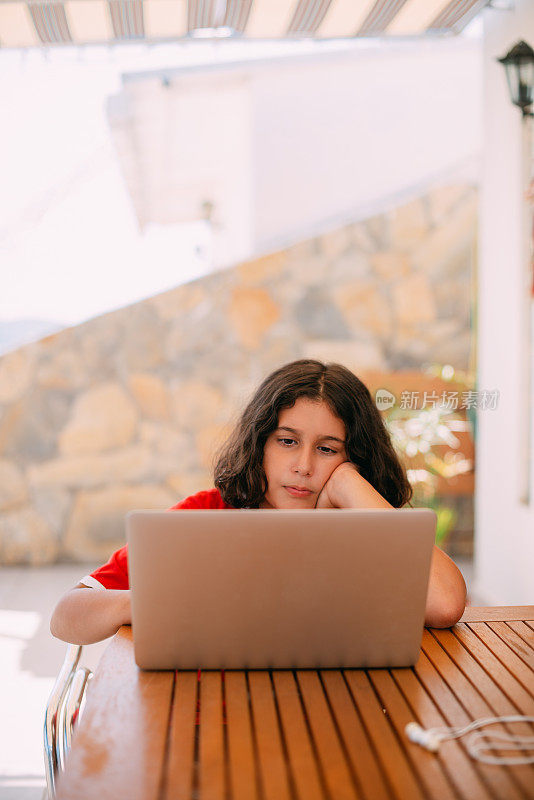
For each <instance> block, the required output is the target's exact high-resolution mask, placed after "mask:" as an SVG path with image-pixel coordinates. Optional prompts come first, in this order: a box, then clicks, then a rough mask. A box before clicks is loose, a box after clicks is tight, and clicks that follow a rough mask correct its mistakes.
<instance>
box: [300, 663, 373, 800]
mask: <svg viewBox="0 0 534 800" xmlns="http://www.w3.org/2000/svg"><path fill="white" fill-rule="evenodd" d="M297 683H298V686H299V689H300V694H301V697H302V700H303V703H304V707H305V709H306V715H307V717H308V721H309V725H310V729H311V734H312V737H313V740H314V742H315V746H316V751H317V754H318V759H319V763H320V765H321V767H322V770H323V774H324V776H325V783H326V787H327V789H328V791H329V792H330V795H331V796H332V797H335V798H336V800H345V798H346V800H354V798H356V799H358V798H360V797H361V795H360V793H359V791H358V790H357V788H356V786H355V783H354V781H353V778H352V776H351V773H350V770H349V767H348V766H347V760H346V758H345V755H344V753H343V748H342V746H341V743H340V740H339V737H338V735H337V732H336V728H335V724H334V721H333V719H332V715H331V714H330V709H329V708H328V703H327V701H326V698H325V694H324V691H323V687H322V685H321V681H320V679H319V676H318V675H317V672H315V671H314V670H298V671H297Z"/></svg>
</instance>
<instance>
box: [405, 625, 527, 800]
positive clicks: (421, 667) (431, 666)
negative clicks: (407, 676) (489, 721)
mask: <svg viewBox="0 0 534 800" xmlns="http://www.w3.org/2000/svg"><path fill="white" fill-rule="evenodd" d="M427 634H428V635H427ZM423 645H424V646H425V647H426V648H428V651H429V653H430V654H431V656H432V659H431V658H430V657H429V656H427V654H426V652H425V651H422V653H421V655H420V656H419V659H418V661H417V664H416V665H415V667H414V670H415V673H416V675H417V677H418V678H419V680H420V681H421V683H422V684H423V686H425V688H426V689H427V691H428V692H430V694H431V695H432V698H433V700H434V701H435V703H436V704H437V706H438V708H439V709H440V711H441V713H442V714H443V716H444V718H445V720H446V721H447V727H450V728H460V727H464V726H465V725H468V724H469V723H470V722H473V719H474V718H475V717H480V716H483V717H487V716H493V715H492V714H488V712H487V709H485V710H484V712H483V713H481V714H480V713H479V714H476V713H474V714H472V713H471V712H470V713H469V714H468V713H467V711H466V709H465V708H464V705H463V703H464V702H465V694H464V693H463V691H464V692H465V686H464V687H460V686H458V683H457V682H456V681H455V680H454V676H455V674H457V673H459V675H460V676H461V678H462V679H464V680H465V678H464V676H463V674H462V673H461V672H460V670H458V669H457V668H456V665H455V664H454V662H453V661H452V659H450V657H448V656H447V654H446V653H445V652H444V651H443V650H442V649H441V647H440V646H439V644H438V643H437V642H436V641H435V640H434V639H433V638H432V636H431V635H430V634H429V633H428V631H425V635H423ZM444 675H445V676H446V680H445V678H444ZM462 688H463V691H462ZM470 690H471V687H470V688H469V691H470ZM460 698H461V700H460ZM460 741H461V740H460ZM473 763H474V765H475V768H476V769H477V771H478V772H479V774H480V775H481V776H482V777H483V779H484V782H485V784H486V786H487V787H488V789H489V790H490V792H491V793H492V795H493V796H494V797H496V798H499V800H509V799H510V800H516V799H518V798H520V797H522V795H521V792H520V791H519V789H518V787H517V786H516V784H515V782H513V781H512V779H511V777H510V774H509V772H508V771H506V770H502V769H499V770H495V767H493V766H491V765H489V764H483V763H480V762H478V761H476V762H473Z"/></svg>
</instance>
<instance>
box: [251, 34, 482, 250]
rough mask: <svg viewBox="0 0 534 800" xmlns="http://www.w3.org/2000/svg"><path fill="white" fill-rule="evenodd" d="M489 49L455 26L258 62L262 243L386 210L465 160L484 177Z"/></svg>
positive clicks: (255, 94) (268, 245) (257, 235)
mask: <svg viewBox="0 0 534 800" xmlns="http://www.w3.org/2000/svg"><path fill="white" fill-rule="evenodd" d="M481 55H482V50H481V45H480V42H479V41H478V40H476V39H461V38H454V39H448V40H435V41H432V42H418V43H416V44H414V43H412V42H402V43H396V44H387V43H381V44H380V47H377V46H376V45H375V46H374V47H369V48H360V49H355V50H354V51H352V52H349V53H340V54H336V53H333V54H327V55H323V56H321V58H318V59H315V60H311V61H305V62H302V63H299V62H298V61H297V60H294V61H293V62H292V63H281V64H276V63H273V64H272V65H271V66H270V67H269V69H268V70H262V71H260V70H255V71H254V75H253V81H252V102H253V131H254V133H253V135H254V159H253V163H254V170H255V174H254V181H253V185H254V195H255V213H254V220H255V230H254V235H253V240H254V247H255V252H257V253H261V252H264V251H268V250H272V249H275V248H276V247H277V246H279V245H280V246H284V245H285V244H288V243H291V242H292V241H298V240H299V239H301V238H303V237H305V236H308V235H310V233H312V232H313V231H315V230H317V228H319V229H320V228H321V227H322V226H324V225H325V223H327V224H330V225H332V227H333V226H334V225H335V223H336V220H339V221H340V222H342V221H344V220H349V219H351V218H354V217H355V216H357V217H363V216H365V215H366V214H369V213H370V214H373V213H380V212H381V211H383V210H384V203H387V202H388V201H389V202H397V201H400V200H401V198H403V197H404V196H405V195H406V193H410V192H413V193H414V194H421V192H422V191H424V187H426V186H427V185H428V184H429V183H430V182H431V181H432V180H433V179H435V178H439V177H442V176H445V175H446V176H447V177H449V179H451V178H452V179H454V176H453V175H452V173H453V172H454V171H455V170H456V169H457V168H458V166H459V165H464V166H465V164H466V162H468V163H469V164H470V165H471V167H473V165H474V171H475V177H477V176H476V170H477V168H478V161H477V159H478V156H479V153H480V141H481V102H480V100H481V88H482V83H481V81H482V59H481Z"/></svg>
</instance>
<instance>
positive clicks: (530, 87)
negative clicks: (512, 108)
mask: <svg viewBox="0 0 534 800" xmlns="http://www.w3.org/2000/svg"><path fill="white" fill-rule="evenodd" d="M497 61H500V62H501V64H504V67H505V69H506V79H507V81H508V88H509V89H510V96H511V98H512V103H513V104H514V105H516V106H519V108H520V109H521V111H522V112H523V116H524V117H534V114H533V113H532V111H530V106H531V105H532V103H533V100H534V98H533V94H534V50H533V49H532V47H530V45H528V44H527V43H526V42H518V43H517V44H516V45H514V46H513V47H512V49H511V50H510V52H509V53H507V54H506V55H505V56H504V57H503V58H498V59H497Z"/></svg>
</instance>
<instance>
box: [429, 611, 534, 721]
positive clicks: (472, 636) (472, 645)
mask: <svg viewBox="0 0 534 800" xmlns="http://www.w3.org/2000/svg"><path fill="white" fill-rule="evenodd" d="M449 637H456V639H457V640H458V641H459V642H460V643H461V645H462V647H463V648H464V649H465V650H467V651H468V652H469V653H470V655H471V656H472V657H473V658H474V659H475V660H476V661H477V662H478V664H480V666H481V668H482V669H483V672H484V673H485V674H486V675H487V676H488V677H489V678H490V680H491V681H493V682H494V683H495V684H496V685H498V686H500V687H501V688H502V690H503V692H504V693H505V694H506V695H507V696H508V697H509V698H510V700H511V701H512V703H513V704H514V705H515V707H516V709H517V711H515V710H512V706H511V705H510V711H508V712H506V713H509V714H513V713H516V714H517V713H519V714H529V715H530V714H534V697H533V696H532V694H531V693H530V692H529V691H528V690H527V689H526V688H525V685H524V684H525V683H527V684H528V683H529V679H530V688H531V690H532V672H531V671H530V670H529V669H528V667H527V666H526V664H525V663H524V662H523V661H521V659H519V658H518V657H517V656H516V655H515V653H513V652H512V651H511V650H510V648H509V647H508V646H507V645H506V643H505V642H503V641H502V639H500V638H499V637H498V636H497V634H496V633H494V632H493V631H492V630H490V629H489V628H488V627H487V625H486V623H485V622H472V623H470V624H469V625H457V626H455V628H454V634H453V633H452V632H451V631H436V638H437V639H438V641H440V642H443V641H444V640H447V641H449V642H450V643H451V645H452V646H454V647H455V648H456V645H454V644H453V642H452V640H451V639H450V638H449ZM490 644H491V646H490ZM494 651H496V652H498V653H499V654H500V656H501V658H503V659H505V661H506V663H507V664H510V665H512V666H511V667H508V666H504V664H503V663H502V661H501V660H500V659H499V658H497V655H496V654H495V652H494ZM469 664H471V661H469ZM478 674H479V676H480V677H479V680H480V678H483V677H484V675H483V673H482V672H480V671H478ZM488 686H489V684H488Z"/></svg>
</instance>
